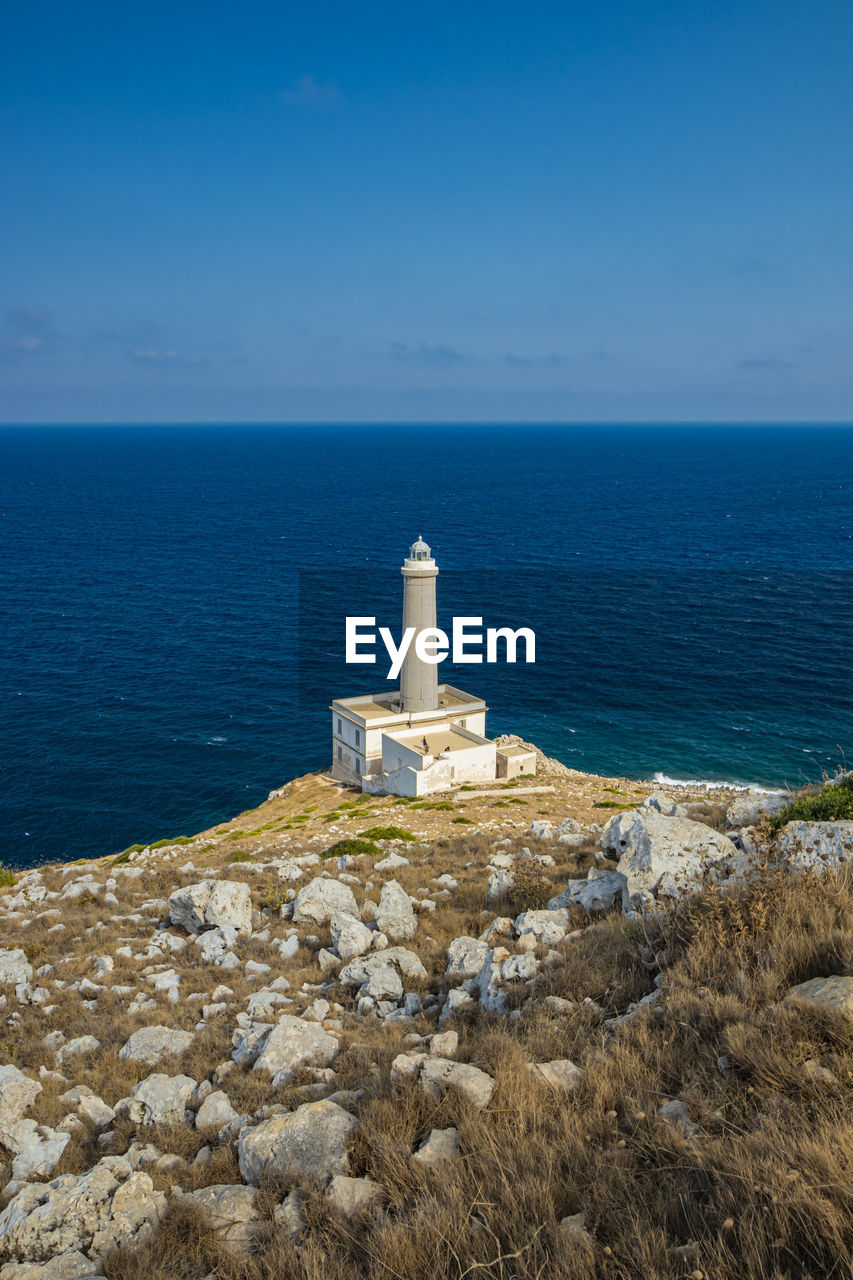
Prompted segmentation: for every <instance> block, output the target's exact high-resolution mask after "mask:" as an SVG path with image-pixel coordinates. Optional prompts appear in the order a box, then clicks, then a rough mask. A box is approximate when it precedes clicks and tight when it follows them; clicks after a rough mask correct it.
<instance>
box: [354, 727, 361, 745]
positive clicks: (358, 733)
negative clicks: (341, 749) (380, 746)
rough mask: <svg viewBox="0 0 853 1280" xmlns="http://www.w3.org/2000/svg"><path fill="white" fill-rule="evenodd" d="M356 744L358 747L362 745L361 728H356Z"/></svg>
mask: <svg viewBox="0 0 853 1280" xmlns="http://www.w3.org/2000/svg"><path fill="white" fill-rule="evenodd" d="M355 745H356V746H357V747H360V746H361V730H360V729H356V731H355Z"/></svg>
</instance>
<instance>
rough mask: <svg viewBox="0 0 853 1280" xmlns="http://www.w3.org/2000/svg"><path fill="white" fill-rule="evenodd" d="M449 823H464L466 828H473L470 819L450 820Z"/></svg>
mask: <svg viewBox="0 0 853 1280" xmlns="http://www.w3.org/2000/svg"><path fill="white" fill-rule="evenodd" d="M450 821H451V822H455V823H464V824H465V826H467V827H470V826H473V819H472V818H451V819H450Z"/></svg>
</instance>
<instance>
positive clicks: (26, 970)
mask: <svg viewBox="0 0 853 1280" xmlns="http://www.w3.org/2000/svg"><path fill="white" fill-rule="evenodd" d="M32 978H33V966H32V965H31V964H30V962H29V960H28V959H27V957H26V954H25V952H23V951H21V950H19V949H14V950H13V949H11V948H9V947H0V986H2V985H7V986H18V984H19V983H22V982H32Z"/></svg>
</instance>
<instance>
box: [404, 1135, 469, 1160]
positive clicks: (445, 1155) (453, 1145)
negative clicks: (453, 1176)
mask: <svg viewBox="0 0 853 1280" xmlns="http://www.w3.org/2000/svg"><path fill="white" fill-rule="evenodd" d="M461 1154H462V1151H461V1144H460V1142H459V1131H458V1130H457V1129H452V1128H451V1129H430V1131H429V1133H428V1134H427V1136H426V1137H425V1138H424V1140H423V1142H422V1143H421V1145H420V1146H419V1147H418V1149H417V1151H416V1152H415V1154H414V1155H413V1156H412V1159H413V1160H417V1161H418V1162H419V1163H420V1164H425V1165H434V1164H443V1163H444V1162H445V1161H446V1160H458V1159H459V1158H460V1156H461Z"/></svg>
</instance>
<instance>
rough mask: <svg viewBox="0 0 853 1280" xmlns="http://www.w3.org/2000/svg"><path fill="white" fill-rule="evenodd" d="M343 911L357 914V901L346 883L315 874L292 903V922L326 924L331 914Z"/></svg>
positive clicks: (353, 914) (352, 914)
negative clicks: (314, 877) (315, 876)
mask: <svg viewBox="0 0 853 1280" xmlns="http://www.w3.org/2000/svg"><path fill="white" fill-rule="evenodd" d="M339 912H345V913H346V914H347V915H350V916H356V917H357V916H358V914H359V912H358V903H357V902H356V900H355V894H354V893H353V891H352V889H351V888H350V887H349V885H348V884H341V882H340V880H330V879H329V878H328V877H327V876H317V878H316V879H315V880H312V881H311V883H310V884H306V886H305V888H304V889H300V891H299V893H298V894H297V895H296V901H295V902H294V904H293V923H294V924H327V923H328V921H330V920H331V918H332V916H334V915H337V914H338V913H339Z"/></svg>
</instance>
